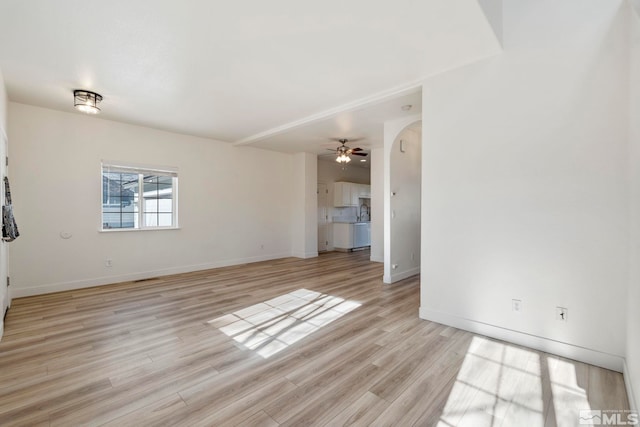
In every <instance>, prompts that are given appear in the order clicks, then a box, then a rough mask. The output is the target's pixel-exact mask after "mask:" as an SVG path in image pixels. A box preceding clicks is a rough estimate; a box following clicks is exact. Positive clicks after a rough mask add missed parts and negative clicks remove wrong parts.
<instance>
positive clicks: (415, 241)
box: [384, 123, 422, 283]
mask: <svg viewBox="0 0 640 427" xmlns="http://www.w3.org/2000/svg"><path fill="white" fill-rule="evenodd" d="M421 138H422V134H421V131H420V123H414V125H412V126H410V127H408V128H405V129H404V130H402V132H400V134H399V135H398V136H397V137H396V138H395V140H394V141H393V145H392V147H391V153H390V164H391V176H390V185H391V187H390V188H391V198H390V202H391V205H390V210H391V216H390V226H391V232H390V245H389V248H390V253H389V259H390V264H391V269H390V270H389V275H388V276H385V278H384V282H385V283H394V282H397V281H399V280H402V279H405V278H407V277H411V276H414V275H416V274H418V273H419V272H420V184H421V183H420V174H421V161H422V158H421V156H422V154H421V145H422V141H421Z"/></svg>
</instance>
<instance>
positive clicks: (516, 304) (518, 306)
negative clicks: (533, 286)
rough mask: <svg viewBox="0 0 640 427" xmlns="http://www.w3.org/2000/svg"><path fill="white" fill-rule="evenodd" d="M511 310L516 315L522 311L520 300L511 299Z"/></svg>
mask: <svg viewBox="0 0 640 427" xmlns="http://www.w3.org/2000/svg"><path fill="white" fill-rule="evenodd" d="M511 308H512V309H513V311H515V312H516V313H520V312H521V311H522V300H519V299H512V300H511Z"/></svg>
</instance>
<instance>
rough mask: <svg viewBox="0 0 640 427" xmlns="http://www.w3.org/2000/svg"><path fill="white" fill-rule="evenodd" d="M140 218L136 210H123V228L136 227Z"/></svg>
mask: <svg viewBox="0 0 640 427" xmlns="http://www.w3.org/2000/svg"><path fill="white" fill-rule="evenodd" d="M137 218H138V214H137V213H134V212H123V213H122V223H121V227H122V228H135V227H136V221H137Z"/></svg>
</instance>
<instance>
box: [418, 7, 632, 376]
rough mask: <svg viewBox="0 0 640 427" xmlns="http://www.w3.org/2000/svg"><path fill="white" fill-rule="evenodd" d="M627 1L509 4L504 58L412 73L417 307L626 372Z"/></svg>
mask: <svg viewBox="0 0 640 427" xmlns="http://www.w3.org/2000/svg"><path fill="white" fill-rule="evenodd" d="M625 12H626V10H625V8H624V1H623V0H616V1H606V2H605V1H601V0H566V1H562V2H558V1H555V0H526V1H520V2H505V3H504V6H503V43H504V53H503V54H502V55H499V56H497V57H494V58H491V59H487V60H485V61H482V62H479V63H476V64H473V65H470V66H467V67H464V68H460V69H456V70H452V71H449V72H447V73H444V74H442V75H439V76H435V77H434V78H431V79H428V80H427V81H425V82H424V86H423V156H422V159H423V169H422V170H423V175H422V264H421V273H422V277H423V279H422V285H421V309H420V314H421V317H423V318H427V319H431V320H435V321H439V322H443V323H447V324H451V325H457V326H459V327H463V328H466V329H470V330H475V331H479V332H481V333H484V334H488V335H492V336H497V337H501V338H505V339H508V340H510V341H513V342H520V343H523V344H525V345H529V346H533V347H538V348H543V349H546V350H548V351H551V352H554V353H558V354H564V355H567V356H570V357H574V358H577V359H580V360H586V361H590V362H592V363H595V364H598V365H601V366H607V367H611V368H613V369H618V370H620V369H621V368H622V357H623V356H624V355H625V341H626V326H627V325H626V312H627V307H626V298H627V282H628V277H627V275H628V243H629V239H628V232H629V218H628V181H627V169H628V160H627V155H628V153H627V129H628V108H627V99H628V98H627V96H628V95H627V90H628V86H629V85H628V80H629V76H628V62H627V60H628V45H629V44H628V33H627V19H628V15H627V13H625ZM512 298H517V299H520V300H522V306H523V310H522V312H521V313H519V314H518V313H515V312H513V311H512V308H511V300H512ZM556 306H562V307H567V308H568V309H569V316H568V319H569V320H568V322H566V323H562V322H560V321H557V320H556V319H555V310H556ZM587 349H590V350H587Z"/></svg>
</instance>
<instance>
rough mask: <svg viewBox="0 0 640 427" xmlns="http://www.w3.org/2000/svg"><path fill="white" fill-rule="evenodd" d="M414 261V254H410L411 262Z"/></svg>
mask: <svg viewBox="0 0 640 427" xmlns="http://www.w3.org/2000/svg"><path fill="white" fill-rule="evenodd" d="M415 259H416V254H414V253H413V252H411V261H414V260H415Z"/></svg>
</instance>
